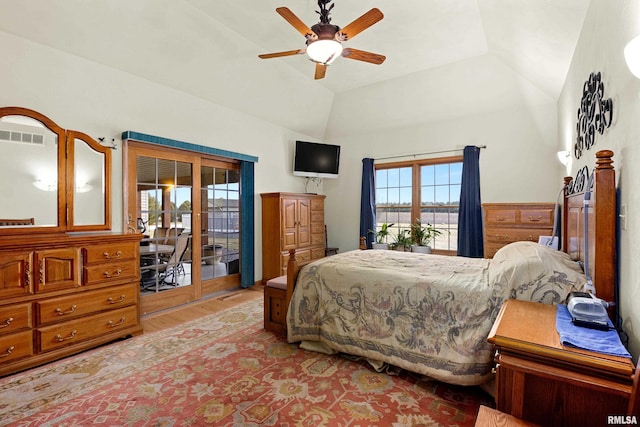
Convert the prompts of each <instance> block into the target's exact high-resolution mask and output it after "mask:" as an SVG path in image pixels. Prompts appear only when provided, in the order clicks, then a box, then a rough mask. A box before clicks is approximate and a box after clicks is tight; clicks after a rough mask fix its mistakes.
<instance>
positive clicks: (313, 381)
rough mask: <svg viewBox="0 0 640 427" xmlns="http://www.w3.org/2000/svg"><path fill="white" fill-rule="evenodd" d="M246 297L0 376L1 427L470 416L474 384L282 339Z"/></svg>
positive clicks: (410, 420) (407, 421) (482, 398)
mask: <svg viewBox="0 0 640 427" xmlns="http://www.w3.org/2000/svg"><path fill="white" fill-rule="evenodd" d="M262 310H263V302H262V299H257V300H254V301H250V302H247V303H244V304H241V305H239V306H237V307H234V308H230V309H227V310H225V311H222V312H219V313H216V314H212V315H209V316H207V317H204V318H200V319H198V320H195V321H192V322H189V323H186V324H183V325H180V326H178V327H175V328H172V329H168V330H164V331H161V332H155V333H149V334H144V335H141V336H138V337H134V338H131V339H128V340H125V341H121V342H118V343H114V344H110V345H107V346H104V347H101V348H98V349H95V350H91V351H88V352H85V353H82V354H80V355H77V356H74V357H70V358H67V359H64V360H61V361H58V362H54V363H51V364H48V365H46V366H44V367H40V368H36V369H32V370H30V371H26V372H24V373H20V374H16V375H13V376H10V377H5V378H2V379H0V425H3V426H4V425H12V426H25V427H26V426H38V427H39V426H89V425H105V426H204V425H220V426H353V427H356V426H472V425H473V424H474V422H475V417H476V414H477V412H478V407H479V405H480V404H485V405H491V399H490V397H489V396H488V395H486V394H484V392H482V391H481V390H479V389H477V388H473V387H471V388H469V387H457V386H451V385H446V384H442V383H439V382H437V381H431V380H429V379H425V378H419V377H417V376H413V375H411V374H409V373H407V372H400V374H399V375H389V374H386V373H378V372H376V371H374V370H372V369H371V368H370V367H369V365H368V364H366V363H364V362H360V361H354V360H350V359H349V358H346V357H343V356H341V355H334V356H328V355H324V354H320V353H314V352H309V351H305V350H302V349H300V348H299V347H298V346H297V345H295V344H288V343H287V342H286V340H285V338H284V337H282V336H280V335H277V334H274V333H271V332H267V331H265V330H264V329H263V327H262V319H263V311H262Z"/></svg>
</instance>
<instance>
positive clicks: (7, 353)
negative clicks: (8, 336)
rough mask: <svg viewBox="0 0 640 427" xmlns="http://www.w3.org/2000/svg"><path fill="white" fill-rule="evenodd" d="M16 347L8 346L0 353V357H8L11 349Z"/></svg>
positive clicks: (11, 351)
mask: <svg viewBox="0 0 640 427" xmlns="http://www.w3.org/2000/svg"><path fill="white" fill-rule="evenodd" d="M15 349H16V347H15V346H13V345H12V346H11V347H9V348H7V350H6V351H5V352H4V354H0V357H9V356H11V353H13V350H15Z"/></svg>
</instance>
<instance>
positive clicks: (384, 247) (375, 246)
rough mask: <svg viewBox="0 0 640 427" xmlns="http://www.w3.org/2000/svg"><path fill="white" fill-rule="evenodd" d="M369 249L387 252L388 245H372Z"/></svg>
mask: <svg viewBox="0 0 640 427" xmlns="http://www.w3.org/2000/svg"><path fill="white" fill-rule="evenodd" d="M371 248H372V249H379V250H385V251H386V250H388V249H389V244H388V243H372V244H371Z"/></svg>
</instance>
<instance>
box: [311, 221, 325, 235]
mask: <svg viewBox="0 0 640 427" xmlns="http://www.w3.org/2000/svg"><path fill="white" fill-rule="evenodd" d="M311 233H312V234H314V233H316V234H322V236H323V238H324V223H322V222H312V223H311Z"/></svg>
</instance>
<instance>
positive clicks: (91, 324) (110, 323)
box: [36, 306, 138, 351]
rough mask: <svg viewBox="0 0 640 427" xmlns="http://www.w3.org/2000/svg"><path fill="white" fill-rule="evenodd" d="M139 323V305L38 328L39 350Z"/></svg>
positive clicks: (98, 335)
mask: <svg viewBox="0 0 640 427" xmlns="http://www.w3.org/2000/svg"><path fill="white" fill-rule="evenodd" d="M137 324H138V313H137V307H136V306H131V307H126V308H122V309H119V310H112V311H108V312H105V313H100V314H94V315H93V316H89V317H82V318H78V319H75V320H70V321H68V322H64V323H60V324H56V325H51V326H45V327H42V328H38V329H36V339H37V342H38V349H39V351H49V350H54V349H56V348H60V347H64V346H67V345H72V344H75V343H78V342H80V341H84V340H86V339H90V338H97V337H100V336H101V335H106V334H109V333H112V332H116V331H118V330H121V329H126V328H128V327H131V326H136V325H137Z"/></svg>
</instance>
